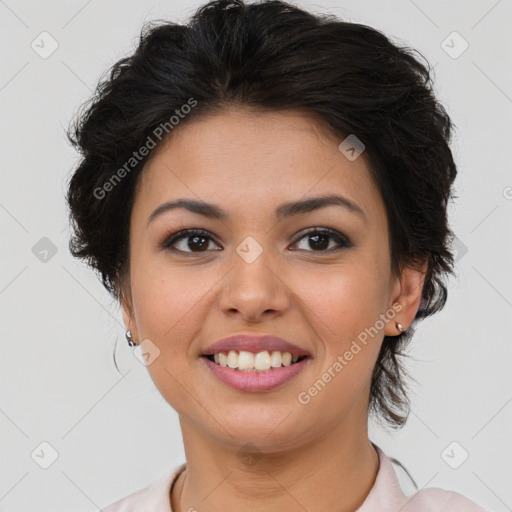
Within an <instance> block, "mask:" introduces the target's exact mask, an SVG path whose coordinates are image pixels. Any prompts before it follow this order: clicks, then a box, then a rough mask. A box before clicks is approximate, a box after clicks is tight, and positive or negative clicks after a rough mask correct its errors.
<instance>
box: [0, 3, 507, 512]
mask: <svg viewBox="0 0 512 512" xmlns="http://www.w3.org/2000/svg"><path fill="white" fill-rule="evenodd" d="M297 4H298V5H300V6H303V7H306V8H311V9H313V10H315V11H316V12H325V13H328V12H330V13H334V14H337V15H339V16H340V17H342V18H345V19H350V20H352V21H358V22H362V23H366V24H369V25H372V26H373V27H375V28H378V29H380V30H383V31H384V32H385V33H386V34H387V35H389V36H392V37H393V39H394V40H395V41H397V42H399V43H401V44H406V45H409V46H412V47H414V48H417V49H418V50H419V51H420V52H422V53H423V55H425V56H426V57H427V58H428V59H429V61H430V62H431V63H432V65H434V66H435V80H436V89H437V94H438V97H439V98H440V100H441V101H442V102H443V103H444V104H445V106H446V107H447V109H448V112H449V113H450V114H451V116H452V119H453V121H454V123H455V125H456V126H457V131H456V135H455V139H454V141H453V145H452V147H453V151H454V154H455V158H456V161H457V163H458V169H459V175H458V178H457V181H456V193H457V195H458V196H459V199H457V200H456V201H455V204H454V205H453V206H452V207H451V210H450V220H451V223H452V226H453V228H454V230H455V232H456V234H457V237H458V239H457V242H456V243H457V250H458V261H457V273H458V277H457V279H456V280H453V279H452V280H451V281H450V285H449V301H448V303H447V306H446V308H445V309H444V310H443V311H442V312H441V313H440V314H438V315H436V316H435V317H433V318H431V319H427V320H426V321H425V322H424V323H423V324H421V325H420V326H419V327H418V331H417V336H416V339H415V341H414V343H413V344H412V346H411V350H410V353H411V354H412V356H413V359H412V360H411V361H410V363H409V366H408V367H409V369H410V371H411V373H412V374H413V375H414V377H415V379H416V380H417V384H413V386H412V389H413V394H412V400H413V412H412V414H411V417H410V421H409V422H408V424H407V426H406V427H405V428H404V429H403V430H402V431H400V432H399V433H394V434H390V433H386V432H384V431H382V430H381V429H379V428H377V427H376V426H374V425H372V428H371V435H372V439H373V440H374V441H375V442H377V443H378V444H379V445H380V446H381V447H382V448H383V449H384V451H385V452H387V453H388V454H389V455H392V456H395V457H397V458H398V459H400V461H401V462H402V463H403V464H404V465H405V466H406V467H407V468H408V469H409V471H410V472H411V473H412V475H413V477H414V478H415V480H416V481H417V483H418V484H419V486H420V487H423V486H436V487H442V488H448V489H453V490H456V491H458V492H461V493H463V494H465V495H467V496H468V497H470V498H471V499H473V500H475V501H477V502H478V503H480V504H481V505H483V506H485V507H486V508H487V509H488V510H494V511H497V512H498V511H499V512H501V511H506V510H512V486H511V485H510V483H511V480H512V478H511V477H512V468H511V462H510V461H511V455H512V440H511V439H510V432H511V431H512V429H511V424H512V403H511V402H512V386H511V384H512V377H511V372H510V367H511V356H512V348H511V342H512V339H511V328H510V318H511V314H512V273H511V272H510V266H509V265H510V261H512V244H511V241H510V240H511V237H510V234H511V227H512V226H511V224H512V223H511V219H512V173H511V165H510V156H509V155H510V153H509V149H510V140H509V139H510V136H511V134H512V130H511V113H512V73H511V55H510V52H511V50H510V48H511V45H512V40H511V31H510V22H511V21H512V5H511V2H510V1H509V0H500V1H496V0H485V1H483V0H482V1H467V0H464V1H450V2H448V1H441V0H438V1H430V2H427V1H420V0H415V1H412V0H403V1H399V0H395V1H391V2H382V1H381V2H376V1H373V2H371V1H365V2H361V1H359V2H357V1H327V0H323V1H321V2H318V3H310V2H297ZM198 5H199V2H190V3H188V2H183V1H180V2H178V1H176V2H172V3H171V2H163V1H162V2H158V1H144V2H143V1H142V0H139V1H126V0H125V1H122V2H121V1H120V0H119V1H110V0H109V1H100V0H89V1H86V0H73V1H66V2H64V1H61V2H58V1H56V0H52V1H46V2H37V1H35V0H34V1H23V0H18V1H15V0H5V1H2V0H0V43H1V68H0V73H1V75H0V108H1V124H0V130H1V133H0V141H1V142H0V144H1V147H0V151H1V153H0V154H1V160H0V162H1V176H2V186H1V187H0V223H1V224H0V227H1V233H2V244H1V257H2V260H1V261H2V265H1V266H0V311H1V326H2V331H1V343H2V351H1V358H0V364H1V366H0V369H1V386H0V393H1V395H0V398H1V402H0V432H1V435H0V442H1V446H0V471H1V473H0V478H1V479H0V511H7V510H9V511H12V512H17V511H24V512H25V511H36V510H37V511H52V512H59V511H68V510H74V511H75V512H81V511H83V512H89V511H95V510H98V508H99V507H100V506H105V505H107V504H108V503H111V502H112V501H114V500H116V499H118V498H120V497H122V496H125V495H127V494H129V493H131V492H133V491H135V490H137V489H139V488H141V487H143V486H146V485H148V484H149V483H150V482H152V481H153V480H155V479H156V478H157V477H158V476H159V475H161V474H163V472H164V471H167V470H169V469H170V468H172V467H174V466H177V465H178V464H179V463H181V462H183V461H184V452H183V448H182V441H181V434H180V430H179V425H178V421H177V415H176V413H175V412H174V411H173V410H172V409H171V408H170V406H168V405H167V404H166V403H165V402H164V401H163V400H162V398H161V397H160V395H159V393H158V392H157V391H156V389H155V387H154V386H153V384H152V382H151V381H150V379H149V377H148V374H147V370H146V368H145V367H144V366H143V365H142V364H141V363H140V362H139V361H138V359H136V358H135V357H133V355H132V353H131V352H130V349H129V347H128V346H127V345H126V343H125V340H124V328H123V324H122V319H121V315H120V312H119V309H118V307H117V305H116V304H115V303H114V302H113V301H112V300H111V299H110V298H109V296H108V295H107V293H106V291H105V290H104V289H103V288H102V286H101V284H100V283H99V281H98V280H97V278H96V276H95V275H94V274H93V272H92V271H90V270H89V269H88V268H86V267H85V266H84V265H83V264H82V263H80V262H76V261H74V260H73V259H72V258H71V256H70V254H69V252H68V248H67V244H68V237H69V229H68V226H67V212H66V208H65V203H64V193H65V187H66V182H67V179H68V177H69V174H70V172H71V170H72V168H73V166H74V165H75V164H76V162H77V155H76V154H75V153H74V151H73V150H72V149H71V147H70V146H69V145H68V144H67V142H66V141H65V138H64V130H65V129H66V127H67V125H68V122H69V120H70V119H71V117H72V116H73V114H74V113H75V112H76V110H77V108H78V106H79V105H80V104H81V103H82V102H83V101H84V100H85V99H86V98H88V97H89V96H90V94H91V91H92V89H93V88H94V87H95V85H96V83H97V81H98V79H99V77H100V75H101V74H102V73H103V72H104V71H105V70H106V69H107V68H108V67H109V66H111V65H112V64H113V63H114V62H115V61H116V60H117V59H119V58H121V57H123V56H125V55H126V54H128V53H129V52H131V51H132V50H133V48H134V45H135V44H136V43H137V40H138V37H139V31H140V28H141V26H142V23H143V22H144V21H146V20H150V19H154V18H168V19H173V20H177V21H181V22H184V21H185V20H186V19H187V18H188V16H189V15H190V14H192V13H193V11H194V10H195V8H196V7H197V6H198ZM43 31H46V32H48V33H49V34H50V35H51V38H52V39H53V40H55V41H56V42H57V44H58V48H57V49H56V51H55V52H54V53H53V54H51V55H49V56H47V55H45V56H46V58H42V56H41V55H40V53H37V52H36V51H35V50H34V49H33V48H32V47H31V44H32V42H33V41H35V43H34V45H35V44H39V48H38V51H39V52H42V51H43V50H44V51H49V50H50V49H51V44H52V39H50V37H49V36H40V34H41V32H43ZM454 31H456V32H458V33H459V34H460V37H459V36H457V35H455V36H454V35H450V34H452V32H454ZM42 37H45V38H46V39H44V42H43V43H41V38H42ZM443 41H445V42H444V43H443ZM464 41H467V43H468V45H469V46H468V48H467V49H466V50H465V51H464V52H463V53H460V52H461V50H462V49H463V48H464V46H463V45H464ZM53 44H55V43H53ZM43 46H44V48H42V47H43ZM450 54H451V55H450ZM459 54H460V55H459ZM45 237H46V238H45ZM41 239H43V240H41ZM45 251H46V252H45ZM55 251H56V252H55ZM116 340H117V341H118V344H117V348H116V353H117V357H118V363H119V367H120V371H121V373H118V372H117V370H116V369H115V366H114V364H113V359H112V352H113V350H114V346H115V343H116ZM42 442H47V443H49V444H50V445H51V447H52V448H51V447H48V446H47V445H41V443H42ZM452 442H456V443H457V444H456V445H452V446H450V444H451V443H452ZM449 446H450V447H449ZM447 447H449V448H448V450H447V451H445V449H446V448H447ZM52 450H55V451H56V452H57V453H58V458H57V459H56V460H55V462H53V464H52V465H50V466H49V467H48V468H47V469H43V468H42V467H41V464H43V465H44V464H45V463H46V464H48V463H49V462H50V461H51V460H50V458H51V453H52ZM463 450H465V451H467V453H468V454H469V458H468V459H467V460H466V461H465V462H464V463H463V464H462V465H460V467H458V469H453V468H452V467H450V465H449V464H448V462H449V463H450V464H451V465H452V466H455V465H458V464H460V462H461V460H462V457H463V455H464V453H465V452H464V451H463ZM443 453H444V456H443V455H442V454H443ZM404 485H405V484H404Z"/></svg>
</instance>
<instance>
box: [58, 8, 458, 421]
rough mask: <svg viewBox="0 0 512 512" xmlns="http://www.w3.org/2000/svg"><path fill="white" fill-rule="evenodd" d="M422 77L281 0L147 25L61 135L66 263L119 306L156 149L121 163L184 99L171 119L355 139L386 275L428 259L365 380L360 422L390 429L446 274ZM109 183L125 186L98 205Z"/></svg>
mask: <svg viewBox="0 0 512 512" xmlns="http://www.w3.org/2000/svg"><path fill="white" fill-rule="evenodd" d="M422 61H423V62H422ZM431 74H432V69H431V67H430V65H429V63H428V62H427V61H426V59H425V58H424V57H423V56H422V55H421V54H420V53H419V52H417V51H416V50H413V49H410V48H408V47H404V46H401V45H398V44H397V43H393V42H391V40H390V39H388V37H386V36H385V35H384V34H382V33H381V32H379V31H378V30H375V29H373V28H371V27H368V26H366V25H363V24H358V23H352V22H347V21H341V20H340V19H338V18H336V17H335V16H333V15H325V14H322V15H315V14H312V13H309V12H306V11H304V10H302V9H300V8H298V7H296V6H293V5H291V4H289V3H285V2H281V1H277V0H270V1H262V2H260V3H257V4H246V3H245V2H244V1H242V0H218V1H212V2H209V3H207V4H204V5H203V6H202V7H200V8H199V9H198V10H197V11H196V12H195V14H194V15H193V16H192V17H191V19H190V21H189V23H188V24H186V25H180V24H177V23H173V22H170V21H166V20H158V21H152V22H148V23H146V24H145V25H144V26H143V28H142V31H141V34H140V41H139V44H138V46H137V48H136V49H135V51H134V53H133V54H132V55H130V56H128V57H125V58H122V59H121V60H119V61H118V62H116V63H115V64H114V65H113V66H112V68H111V69H109V70H108V72H106V74H104V75H103V76H102V77H101V78H100V80H99V83H98V85H97V87H96V90H95V93H94V95H93V97H91V98H90V99H89V100H88V101H87V102H86V103H84V104H83V105H82V107H81V109H80V111H79V112H78V113H77V116H76V118H75V119H74V120H73V121H72V122H71V124H70V127H69V128H68V132H67V136H68V138H69V140H70V142H71V144H72V145H73V146H74V147H75V148H76V149H77V151H79V152H80V154H81V159H80V162H79V164H78V165H77V168H76V169H75V170H74V173H73V174H72V176H71V178H70V181H69V189H68V191H67V202H68V206H69V209H70V221H71V224H72V229H73V234H72V237H71V239H70V243H69V247H70V251H71V254H72V255H73V256H74V257H77V258H81V259H84V260H85V261H86V262H87V263H88V264H89V265H90V266H91V267H92V268H94V269H95V270H96V271H97V272H98V274H99V276H100V277H101V280H102V282H103V285H104V286H105V287H106V289H107V290H108V291H109V293H110V294H111V295H112V297H113V298H115V299H116V300H119V299H122V298H123V297H125V295H124V293H125V290H126V289H127V288H126V287H127V286H129V279H128V276H129V272H128V269H129V224H130V213H131V209H132V205H133V200H134V194H135V186H136V184H137V180H138V177H139V176H140V174H141V171H142V169H143V167H144V163H145V162H146V161H147V159H148V158H149V156H150V155H151V154H152V153H153V151H154V149H151V150H150V151H149V153H148V154H147V155H145V156H144V157H141V156H140V155H138V160H137V161H136V162H135V161H134V160H131V159H133V155H134V151H137V150H138V148H140V147H141V146H143V145H144V144H145V143H146V142H147V141H148V140H149V139H152V140H154V139H155V133H157V132H158V130H160V131H161V128H159V127H162V126H167V128H166V134H167V133H171V128H172V127H171V126H170V123H169V119H170V117H171V116H173V115H174V114H175V113H176V114H179V113H180V112H181V110H180V109H182V107H183V105H185V104H187V102H190V99H191V98H193V99H194V101H195V102H196V106H195V107H194V108H193V109H188V110H189V111H190V112H189V113H188V114H187V115H186V116H180V118H182V119H181V123H187V122H189V121H190V120H191V119H194V118H198V117H199V116H204V115H208V114H214V113H215V112H219V111H222V109H223V108H225V107H227V106H229V105H242V106H247V107H251V108H257V109H262V110H265V109H266V110H271V111H282V110H290V109H298V110H300V111H301V112H307V113H310V114H313V115H314V116H315V117H316V118H318V119H319V120H321V121H322V122H323V123H325V124H326V126H328V127H329V129H330V130H331V131H332V133H334V134H337V135H338V136H339V137H340V141H341V140H342V138H341V137H345V136H347V135H348V134H355V135H356V136H357V137H358V138H359V139H360V140H361V141H362V142H363V143H364V145H365V146H366V149H365V152H364V156H365V158H367V162H368V163H369V167H370V171H371V173H372V177H373V179H374V180H375V183H376V184H377V185H378V188H379V190H380V192H381V194H382V198H383V200H384V203H385V207H386V211H387V215H388V227H389V234H390V246H389V250H390V253H391V262H392V271H393V273H394V275H400V270H401V269H402V268H403V267H404V266H405V265H408V266H413V267H415V268H418V269H419V268H421V263H422V262H424V261H425V260H427V261H428V268H427V272H426V276H425V283H424V287H423V290H422V297H421V303H420V307H419V310H418V313H417V315H416V317H415V319H414V322H413V324H412V325H411V326H410V327H409V329H407V330H406V332H404V333H402V334H401V335H399V336H385V338H384V341H383V344H382V348H381V351H380V354H379V356H378V360H377V363H376V365H375V368H374V371H373V376H372V384H371V392H370V399H369V412H373V413H376V416H377V419H378V420H382V419H384V420H386V421H387V423H388V424H389V425H390V426H391V427H394V428H400V427H401V426H403V425H404V424H405V422H406V420H407V417H408V415H409V412H410V401H409V399H408V396H407V386H406V381H405V378H404V377H406V376H407V374H406V372H405V369H404V367H403V362H402V360H401V358H402V356H404V355H406V354H405V353H404V350H403V349H404V348H405V347H406V345H407V344H408V342H409V341H410V339H411V338H412V335H413V333H414V326H415V323H416V321H417V320H419V319H421V318H424V317H426V316H429V315H432V314H434V313H436V312H437V311H439V310H441V309H442V308H443V307H444V305H445V302H446V298H447V289H446V285H445V284H444V278H445V277H447V276H448V274H454V273H455V272H454V270H453V265H454V260H453V255H452V253H451V252H450V250H449V244H450V243H451V241H452V239H453V233H452V231H451V230H450V228H449V225H448V221H447V203H448V200H449V199H450V196H451V185H452V183H453V181H454V180H455V177H456V174H457V170H456V166H455V163H454V160H453V157H452V153H451V150H450V148H449V142H450V138H451V133H452V129H453V127H454V126H453V124H452V122H451V120H450V118H449V116H448V114H447V112H446V110H445V109H444V108H443V106H442V105H441V104H440V103H439V102H438V101H437V100H436V98H435V95H434V92H433V83H432V77H431ZM166 123H167V124H166ZM158 133H160V132H158ZM161 140H165V137H162V138H161ZM155 142H158V144H156V146H157V147H158V146H159V144H160V140H158V141H155ZM128 161H131V162H132V164H131V166H132V168H131V169H129V170H128V171H129V172H128V171H127V170H126V162H128ZM123 165H124V169H125V172H124V173H123V172H121V173H120V169H121V167H122V166H123ZM116 173H117V178H119V177H120V174H122V179H118V180H117V181H116V182H115V186H111V187H110V189H109V192H108V194H103V195H104V197H98V196H101V195H102V194H99V193H98V192H97V191H98V190H100V189H102V190H105V184H106V183H107V182H109V180H110V183H112V179H113V178H114V177H115V176H114V175H116ZM102 187H103V188H102ZM454 197H455V196H454ZM382 249H383V250H384V249H385V248H384V247H383V248H382Z"/></svg>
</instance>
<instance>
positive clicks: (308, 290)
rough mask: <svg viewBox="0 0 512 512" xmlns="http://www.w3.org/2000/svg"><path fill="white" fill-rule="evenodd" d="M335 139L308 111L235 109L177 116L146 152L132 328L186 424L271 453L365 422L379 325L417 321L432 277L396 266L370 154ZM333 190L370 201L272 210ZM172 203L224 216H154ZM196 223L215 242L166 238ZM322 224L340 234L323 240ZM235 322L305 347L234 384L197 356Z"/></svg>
mask: <svg viewBox="0 0 512 512" xmlns="http://www.w3.org/2000/svg"><path fill="white" fill-rule="evenodd" d="M341 142H342V141H341V140H338V139H337V138H336V137H334V136H333V135H332V134H330V132H327V131H325V129H323V128H322V126H321V125H320V124H317V122H315V121H314V120H313V119H312V118H310V117H305V116H303V115H300V113H298V112H295V113H293V112H288V113H276V112H274V113H261V112H260V113H256V112H252V111H249V110H247V109H242V108H240V109H235V108H232V109H229V110H225V111H223V113H221V114H217V115H215V116H211V117H203V118H201V119H198V120H194V121H193V122H191V123H190V124H185V123H184V124H182V125H181V126H177V127H175V128H174V130H173V132H172V133H171V136H170V138H169V139H168V140H167V142H166V144H165V145H164V146H161V147H160V148H158V150H157V151H156V152H155V153H154V154H153V156H152V158H151V159H150V160H149V161H148V162H147V163H146V165H145V168H144V171H143V174H142V175H141V180H140V182H139V185H138V188H137V190H136V197H135V203H134V206H133V210H132V216H131V226H130V237H131V240H130V252H131V254H130V265H131V266H130V283H131V301H132V306H133V307H130V306H127V305H126V304H124V305H123V315H124V319H125V323H126V325H127V328H129V329H131V331H132V335H133V338H134V340H136V341H137V342H142V341H143V340H146V341H144V343H145V345H144V344H143V351H146V352H147V353H148V354H149V355H148V356H147V357H148V363H149V364H148V371H149V372H150V375H151V378H152V379H153V381H154V383H155V385H156V386H157V388H158V389H159V391H160V393H161V394H162V396H163V397H164V398H165V399H166V400H167V402H168V403H169V404H170V405H171V406H172V407H173V408H174V409H175V410H176V411H177V412H178V413H179V415H180V419H181V420H182V421H183V423H182V425H183V424H186V425H189V428H191V429H194V430H195V431H197V432H200V433H202V434H204V435H205V436H207V437H210V438H214V439H215V440H217V441H218V442H221V443H227V444H232V445H242V444H245V443H246V442H248V441H250V442H251V443H252V444H253V445H255V446H257V447H258V448H259V449H260V450H262V451H269V452H270V451H279V450H284V449H286V448H291V447H296V446H300V445H301V444H303V443H306V442H309V441H312V440H314V439H315V438H318V437H319V436H321V435H322V434H324V433H325V432H327V431H328V430H329V429H332V428H333V427H334V426H339V425H345V426H346V428H347V429H352V430H353V429H360V428H362V429H364V428H366V421H367V416H366V413H367V405H368V398H369V389H370V382H371V375H372V370H373V367H374V364H375V361H376V359H377V355H378V353H379V348H380V346H381V342H382V339H383V336H384V335H385V334H389V335H397V334H398V331H397V330H396V327H395V322H396V321H400V322H401V323H402V324H403V325H404V326H408V325H409V324H410V322H411V321H412V320H413V318H414V315H415V313H416V311H417V307H418V303H419V299H420V293H421V287H422V284H423V281H422V276H421V274H419V273H417V272H415V271H409V272H408V273H407V274H404V275H403V276H402V277H403V279H402V283H400V281H399V280H398V279H395V278H393V276H392V275H391V272H390V255H389V240H388V229H387V218H386V211H385V208H384V203H383V201H382V198H381V197H380V194H379V192H378V190H377V188H376V187H375V185H374V183H373V181H372V180H371V178H370V173H369V171H368V168H367V165H366V162H365V159H364V156H365V155H364V153H363V154H362V155H361V156H359V157H357V158H356V159H355V160H351V159H348V158H347V157H346V156H345V154H344V153H342V152H341V151H340V149H339V148H338V145H339V144H340V143H341ZM326 195H337V196H342V197H343V198H345V199H346V200H347V201H350V202H351V203H353V204H354V205H356V206H357V208H358V209H360V211H356V210H351V209H349V208H346V207H343V206H340V205H335V204H334V205H333V204H331V205H328V206H324V207H321V208H317V209H314V210H312V211H302V212H301V213H297V212H295V213H294V214H293V212H291V213H292V214H290V212H288V213H289V215H286V216H280V217H277V216H276V211H277V210H279V208H280V207H281V206H282V205H284V204H286V203H289V202H296V201H304V200H306V199H309V198H316V197H319V196H326ZM178 199H188V200H193V201H202V202H206V203H211V204H213V205H215V207H216V208H218V209H221V210H223V211H224V212H225V218H222V219H219V218H214V217H210V216H206V215H202V214H200V213H197V212H192V211H189V210H187V209H184V208H174V209H168V210H166V211H163V212H162V213H160V214H159V215H156V216H154V217H153V218H152V219H151V220H149V219H150V216H151V214H152V212H153V211H154V210H155V209H156V208H157V207H159V206H160V205H162V204H163V203H166V202H168V201H176V200H178ZM192 228H195V229H201V230H204V231H206V232H207V233H206V238H204V236H205V235H202V236H201V235H200V236H199V238H194V236H197V235H192V236H191V235H190V234H189V235H188V237H187V235H185V236H184V237H183V238H181V239H179V240H176V241H175V243H174V244H173V245H172V246H169V247H167V248H166V247H163V245H162V244H164V242H165V241H166V240H169V239H170V237H171V235H173V234H175V233H177V232H178V231H180V230H184V229H192ZM314 228H317V229H316V231H315V229H314ZM325 228H330V229H331V230H334V232H335V233H339V236H340V237H341V241H337V239H336V238H335V237H333V236H330V235H323V236H322V232H320V233H319V232H318V230H322V229H325ZM309 231H310V233H309V235H308V232H309ZM247 237H251V241H250V244H249V245H246V241H247V240H246V239H247ZM344 238H345V239H347V240H348V241H347V242H343V239H344ZM242 248H245V249H248V250H249V253H250V255H249V256H246V254H248V253H244V251H243V250H241V249H242ZM258 254H259V255H258ZM256 256H257V257H256ZM254 257H255V259H254ZM396 302H400V303H401V305H402V310H401V311H400V312H397V310H395V309H393V308H392V305H393V303H396ZM383 319H387V321H383ZM240 333H243V334H251V333H253V334H256V335H261V334H270V335H274V336H279V337H281V338H284V339H285V340H288V341H290V342H292V343H294V344H296V345H298V346H299V347H301V348H302V349H305V350H306V351H308V352H309V353H310V354H311V357H310V359H309V360H308V361H306V364H304V365H303V368H302V370H301V371H300V372H299V373H298V374H296V375H295V376H294V377H293V378H292V379H291V380H289V381H287V382H286V383H284V384H282V385H280V386H278V387H277V388H275V389H272V390H267V391H241V390H239V389H234V388H232V387H230V386H228V385H227V384H225V383H224V382H222V381H221V380H219V379H218V378H217V377H216V376H215V375H214V374H213V373H212V372H211V370H210V368H209V367H208V366H207V365H206V364H205V360H204V358H203V357H202V353H203V352H204V349H205V348H206V347H207V346H208V345H210V344H212V343H213V342H215V341H217V340H219V339H221V338H224V337H226V336H230V335H233V334H240ZM363 333H366V338H365V335H364V334H363ZM369 333H371V334H369ZM363 339H365V340H366V343H363V341H362V340H363ZM147 340H149V341H147ZM354 342H355V345H354ZM357 347H359V350H357ZM347 352H350V353H351V354H352V356H350V354H347ZM340 358H341V359H340ZM342 361H343V362H342ZM336 362H338V365H336ZM340 367H341V369H340ZM232 371H235V370H232ZM326 372H327V373H328V374H329V375H330V378H329V376H327V377H325V373H326ZM319 379H320V380H321V381H322V383H320V384H319V383H318V381H319ZM326 381H327V382H326ZM315 383H317V384H316V388H315ZM312 388H315V389H316V392H315V391H314V389H313V390H312ZM352 430H350V431H352ZM347 431H349V430H347Z"/></svg>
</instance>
